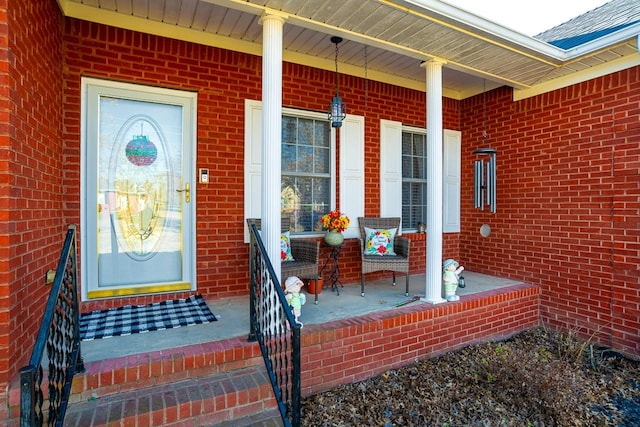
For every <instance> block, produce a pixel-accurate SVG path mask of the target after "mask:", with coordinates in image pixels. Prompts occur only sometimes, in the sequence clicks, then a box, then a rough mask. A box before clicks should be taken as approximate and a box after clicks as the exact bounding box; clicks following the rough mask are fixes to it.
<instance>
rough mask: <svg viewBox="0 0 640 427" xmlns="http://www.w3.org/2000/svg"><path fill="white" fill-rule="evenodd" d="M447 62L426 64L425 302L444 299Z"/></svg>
mask: <svg viewBox="0 0 640 427" xmlns="http://www.w3.org/2000/svg"><path fill="white" fill-rule="evenodd" d="M444 64H445V61H444V60H440V59H431V60H429V61H427V62H425V63H424V64H423V66H424V67H425V69H426V72H427V76H426V78H427V206H428V211H427V212H428V213H427V255H426V258H427V270H426V278H427V280H426V290H425V297H424V299H423V300H424V301H426V302H430V303H433V304H438V303H441V302H445V301H446V300H445V299H444V298H442V66H443V65H444Z"/></svg>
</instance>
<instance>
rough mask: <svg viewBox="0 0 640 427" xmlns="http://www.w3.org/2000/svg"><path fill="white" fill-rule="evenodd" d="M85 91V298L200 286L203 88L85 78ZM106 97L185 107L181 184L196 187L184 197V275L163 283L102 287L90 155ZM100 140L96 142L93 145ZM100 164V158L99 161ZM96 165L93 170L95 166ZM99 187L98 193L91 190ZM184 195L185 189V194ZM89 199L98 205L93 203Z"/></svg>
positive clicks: (82, 233)
mask: <svg viewBox="0 0 640 427" xmlns="http://www.w3.org/2000/svg"><path fill="white" fill-rule="evenodd" d="M81 88H82V96H81V132H80V159H81V162H80V194H81V201H80V225H81V227H80V238H81V242H82V244H81V253H80V254H81V260H82V268H81V272H80V283H81V285H82V286H81V290H82V300H83V301H87V300H93V299H97V298H110V297H117V296H132V295H141V294H149V293H159V292H169V291H185V290H187V291H188V290H190V291H194V290H196V239H195V229H196V227H195V225H196V222H195V212H196V206H195V201H196V188H195V187H196V185H195V167H194V165H195V164H196V145H197V143H196V142H197V139H196V137H197V134H196V129H197V127H196V124H197V117H196V110H197V93H195V92H187V91H179V90H172V89H163V88H157V87H151V86H144V85H137V84H130V83H122V82H114V81H108V80H100V79H94V78H86V77H83V78H82V84H81ZM101 96H107V97H116V98H121V99H128V100H134V101H147V102H155V103H165V104H168V105H177V106H180V107H182V120H183V123H182V139H183V140H182V148H183V152H182V156H181V157H182V182H181V183H178V184H177V186H176V189H183V188H186V185H187V184H188V185H189V186H190V201H189V202H188V203H187V202H186V198H185V197H184V195H183V197H181V200H182V205H181V206H182V222H181V231H182V232H181V235H182V239H181V242H180V247H181V259H182V265H181V270H182V271H181V279H180V280H172V281H170V282H163V283H153V282H151V283H145V284H135V285H125V286H122V287H119V286H116V287H113V288H111V287H109V289H104V290H100V289H98V263H97V259H98V256H97V241H98V238H97V228H98V227H97V220H96V219H95V217H96V209H97V207H96V206H97V204H94V201H95V194H96V193H97V192H96V185H97V184H96V180H95V179H96V178H95V177H96V176H97V171H96V170H95V166H90V162H89V160H90V158H89V157H88V156H94V155H96V150H95V148H94V147H95V141H96V138H97V135H98V132H99V129H98V124H97V121H98V114H97V108H96V106H97V105H99V104H98V103H97V101H99V98H100V97H101ZM90 143H91V144H94V146H90V145H89V144H90ZM94 163H95V162H94ZM89 168H91V169H89ZM90 191H91V192H93V194H94V195H93V196H92V197H88V196H90V193H88V192H90ZM181 195H182V194H181ZM89 203H91V204H92V205H91V206H89Z"/></svg>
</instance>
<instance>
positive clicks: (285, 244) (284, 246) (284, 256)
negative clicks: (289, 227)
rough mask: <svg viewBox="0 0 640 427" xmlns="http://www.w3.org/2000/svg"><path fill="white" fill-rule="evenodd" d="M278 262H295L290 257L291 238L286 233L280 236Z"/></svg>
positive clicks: (291, 256)
mask: <svg viewBox="0 0 640 427" xmlns="http://www.w3.org/2000/svg"><path fill="white" fill-rule="evenodd" d="M280 260H282V261H295V259H293V255H291V236H290V235H289V232H288V231H287V232H286V233H283V234H281V235H280Z"/></svg>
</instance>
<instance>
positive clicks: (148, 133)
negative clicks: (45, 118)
mask: <svg viewBox="0 0 640 427" xmlns="http://www.w3.org/2000/svg"><path fill="white" fill-rule="evenodd" d="M82 94H83V97H82V104H83V105H82V111H83V119H82V124H83V131H82V149H81V152H82V161H83V168H82V170H83V173H82V190H81V191H82V194H83V198H82V200H83V202H84V203H83V206H81V212H82V218H81V221H82V227H81V237H82V240H81V242H83V244H82V245H81V248H82V258H81V259H82V268H81V271H82V281H81V283H82V295H83V299H92V298H106V297H114V296H123V295H138V294H148V293H158V292H168V291H180V290H195V289H196V283H195V256H194V254H195V214H194V213H195V210H194V203H195V185H194V184H195V182H194V172H193V170H194V168H193V165H194V164H195V129H196V113H195V111H196V101H197V100H196V94H195V93H193V92H183V91H176V90H168V89H159V88H155V87H148V86H141V85H133V84H125V83H117V82H110V81H105V80H96V79H89V78H85V79H83V81H82Z"/></svg>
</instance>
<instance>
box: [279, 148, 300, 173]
mask: <svg viewBox="0 0 640 427" xmlns="http://www.w3.org/2000/svg"><path fill="white" fill-rule="evenodd" d="M281 158H282V172H283V173H284V172H295V170H296V160H297V159H296V146H295V145H288V144H282V154H281Z"/></svg>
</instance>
